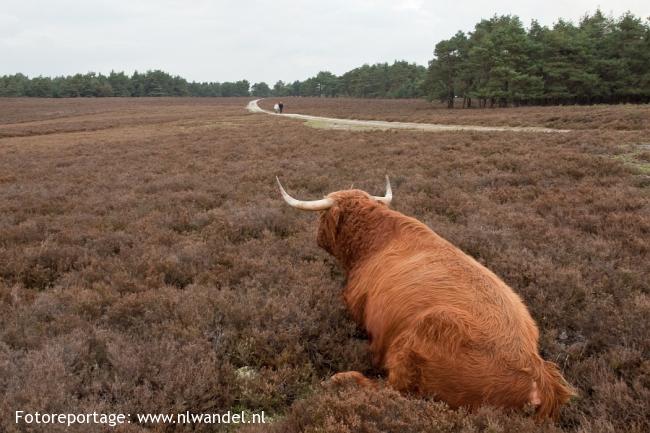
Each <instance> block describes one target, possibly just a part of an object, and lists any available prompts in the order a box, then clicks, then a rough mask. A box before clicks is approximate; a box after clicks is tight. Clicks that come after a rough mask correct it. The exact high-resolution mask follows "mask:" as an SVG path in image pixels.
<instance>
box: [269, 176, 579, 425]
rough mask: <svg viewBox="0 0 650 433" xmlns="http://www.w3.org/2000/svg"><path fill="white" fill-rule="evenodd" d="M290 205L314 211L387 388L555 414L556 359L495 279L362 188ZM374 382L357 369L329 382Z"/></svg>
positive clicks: (559, 395)
mask: <svg viewBox="0 0 650 433" xmlns="http://www.w3.org/2000/svg"><path fill="white" fill-rule="evenodd" d="M278 185H279V187H280V192H281V193H282V196H283V198H284V199H285V201H286V202H287V203H288V204H289V205H291V206H293V207H296V208H298V209H303V210H312V211H316V210H318V211H321V212H322V213H321V216H320V225H319V228H318V245H319V246H320V247H322V248H323V249H325V250H326V251H327V252H328V253H330V254H331V255H333V256H334V257H335V258H336V259H337V260H338V262H339V263H340V265H341V266H342V267H343V268H344V269H345V271H346V273H347V283H346V287H345V289H344V292H343V297H344V299H345V302H346V304H347V307H348V310H349V312H350V313H351V315H352V317H353V318H354V320H355V321H356V322H357V323H359V325H360V326H363V327H364V328H365V330H366V331H367V333H368V337H369V339H370V350H371V352H372V355H373V361H374V363H375V364H376V365H377V366H378V367H380V368H382V369H383V370H385V372H386V373H387V381H388V384H389V385H390V386H392V387H393V388H395V389H397V390H399V391H401V392H405V393H411V394H415V395H419V396H432V397H434V398H436V399H439V400H442V401H444V402H446V403H447V404H448V405H449V406H450V407H452V408H457V407H468V408H470V409H473V408H476V407H478V406H480V405H483V404H488V405H493V406H498V407H502V408H508V409H515V408H522V407H524V406H526V405H532V406H534V407H535V410H536V416H537V417H538V418H539V419H543V418H546V417H553V418H555V417H557V415H558V412H559V408H560V406H561V405H562V404H564V403H565V402H567V401H568V399H569V398H570V397H571V396H572V395H573V393H574V392H573V390H572V388H571V387H570V386H569V385H568V384H567V383H566V382H565V380H564V379H563V377H562V376H561V374H560V372H559V371H558V368H557V367H556V365H555V364H553V363H551V362H548V361H544V360H543V359H542V358H541V356H540V354H539V348H538V339H539V331H538V329H537V326H536V324H535V321H534V320H533V318H532V317H531V315H530V313H529V312H528V309H527V308H526V306H525V305H524V303H523V301H522V300H521V298H520V297H519V296H518V295H517V294H516V293H515V292H514V291H513V290H512V289H511V288H510V287H509V286H508V285H507V284H505V283H504V282H503V281H502V280H501V279H500V278H499V277H497V276H496V275H495V274H494V273H492V272H491V271H490V270H488V269H487V268H485V267H484V266H482V265H481V264H480V263H478V262H477V261H476V260H474V259H473V258H472V257H470V256H468V255H467V254H465V253H463V252H462V251H461V250H460V249H458V248H456V247H455V246H453V245H452V244H451V243H449V242H448V241H446V240H445V239H443V238H442V237H440V236H438V235H437V234H436V233H434V232H433V231H432V230H431V229H429V227H427V226H426V225H424V224H422V223H421V222H419V221H417V220H416V219H414V218H410V217H408V216H405V215H403V214H401V213H399V212H396V211H394V210H391V209H389V207H388V206H389V205H390V202H391V199H392V191H391V187H390V182H389V181H388V178H386V190H387V191H386V195H385V196H384V197H375V196H371V195H369V194H367V193H366V192H364V191H360V190H355V189H351V190H346V191H338V192H334V193H331V194H329V195H328V196H327V197H326V198H324V199H321V200H314V201H301V200H296V199H294V198H293V197H291V196H289V195H288V194H287V192H286V191H285V190H284V188H283V187H282V185H281V184H280V181H279V179H278ZM346 379H354V380H355V381H356V382H357V383H359V384H362V385H374V382H373V381H371V380H370V379H368V378H366V377H365V376H364V375H363V374H361V373H360V372H356V371H351V372H344V373H338V374H336V375H334V377H333V380H335V381H340V380H346Z"/></svg>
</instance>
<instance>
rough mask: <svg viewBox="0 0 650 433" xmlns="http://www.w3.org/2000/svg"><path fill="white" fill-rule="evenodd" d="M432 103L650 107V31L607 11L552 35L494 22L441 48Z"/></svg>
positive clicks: (431, 77)
mask: <svg viewBox="0 0 650 433" xmlns="http://www.w3.org/2000/svg"><path fill="white" fill-rule="evenodd" d="M434 55H435V58H434V59H433V60H432V61H431V62H430V63H429V69H428V74H427V80H426V82H425V84H424V90H425V92H426V95H427V97H428V98H429V99H431V100H434V99H440V100H442V101H446V102H447V105H448V106H449V107H450V108H451V107H454V105H455V103H456V102H458V103H459V104H462V106H463V107H471V106H480V107H485V106H488V107H492V106H500V107H503V106H508V105H557V104H593V103H625V102H632V103H639V102H645V103H647V102H650V25H649V21H648V20H645V21H643V20H641V19H640V18H637V17H635V16H634V15H632V14H631V13H627V14H625V15H623V16H622V17H620V18H612V17H606V16H605V15H603V13H602V12H601V11H599V10H598V11H596V12H595V13H594V14H593V15H585V17H583V18H582V20H580V22H579V23H578V24H577V25H574V24H572V23H571V22H567V21H564V20H559V21H558V22H557V23H556V24H555V25H553V27H552V28H548V27H545V26H541V25H540V24H539V23H537V22H535V21H533V23H532V24H531V26H530V27H529V28H528V29H527V30H526V29H525V28H524V27H523V25H522V23H521V21H520V20H519V18H517V17H516V16H508V15H506V16H495V17H493V18H491V19H489V20H483V21H481V22H480V23H478V24H477V25H476V26H475V28H474V31H473V32H470V33H468V34H465V33H463V32H458V33H456V35H454V36H453V37H452V38H450V39H448V40H444V41H440V42H439V43H438V44H437V45H436V47H435V51H434Z"/></svg>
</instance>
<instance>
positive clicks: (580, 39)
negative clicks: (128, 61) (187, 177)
mask: <svg viewBox="0 0 650 433" xmlns="http://www.w3.org/2000/svg"><path fill="white" fill-rule="evenodd" d="M251 95H252V96H258V97H268V96H277V97H282V96H322V97H337V96H349V97H357V98H419V97H426V98H427V99H429V100H441V101H443V102H446V104H447V106H448V107H450V108H453V107H454V106H456V105H460V106H462V107H477V106H478V107H494V106H499V107H505V106H509V105H517V106H518V105H557V104H593V103H622V102H623V103H624V102H631V103H647V102H650V19H646V20H642V19H640V18H638V17H636V16H634V15H633V14H632V13H629V12H628V13H626V14H624V15H623V16H621V17H619V18H613V17H607V16H605V15H604V14H603V13H602V12H601V11H600V10H597V11H596V12H595V13H594V14H592V15H589V14H587V15H585V16H584V17H583V18H582V19H581V20H580V21H579V22H578V23H577V24H573V23H572V22H570V21H565V20H562V19H560V20H559V21H558V22H557V23H555V24H554V25H553V26H552V27H547V26H542V25H540V24H539V23H538V22H537V21H534V20H533V22H532V24H531V25H530V27H529V28H527V29H526V28H524V26H523V24H522V23H521V21H520V20H519V18H518V17H516V16H511V15H503V16H494V17H492V18H490V19H487V20H482V21H480V22H479V23H478V24H476V25H475V27H474V30H473V31H471V32H468V33H464V32H462V31H459V32H458V33H456V34H455V35H454V36H453V37H451V38H450V39H447V40H443V41H440V42H438V43H437V44H436V46H435V49H434V58H433V60H431V61H430V62H429V66H428V68H425V67H424V66H420V65H416V64H414V63H408V62H406V61H395V62H394V63H393V64H388V63H377V64H374V65H368V64H365V65H363V66H360V67H358V68H355V69H352V70H351V71H348V72H346V73H344V74H342V75H339V76H337V75H335V74H333V73H331V72H328V71H322V72H319V73H318V74H316V75H315V76H313V77H310V78H307V79H306V80H303V81H299V80H297V81H293V82H286V83H285V82H284V81H277V82H276V83H275V84H274V85H273V86H270V85H269V84H267V83H265V82H258V83H254V84H252V85H251V84H250V83H249V82H248V81H247V80H240V81H236V82H222V83H219V82H188V81H187V80H185V79H184V78H182V77H179V76H172V75H170V74H168V73H166V72H163V71H160V70H154V71H147V72H145V73H139V72H134V73H133V74H132V75H130V76H129V75H127V74H125V73H124V72H111V73H110V74H108V75H103V74H96V73H93V72H89V73H87V74H76V75H71V76H66V77H55V78H49V77H40V76H39V77H33V78H29V77H27V76H25V75H23V74H15V75H5V76H1V77H0V96H35V97H61V98H62V97H83V96H92V97H102V96H136V97H137V96H226V97H227V96H251Z"/></svg>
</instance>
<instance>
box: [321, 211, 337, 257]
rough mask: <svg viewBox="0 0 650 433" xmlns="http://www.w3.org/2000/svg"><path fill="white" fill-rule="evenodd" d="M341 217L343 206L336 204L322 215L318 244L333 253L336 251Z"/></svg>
mask: <svg viewBox="0 0 650 433" xmlns="http://www.w3.org/2000/svg"><path fill="white" fill-rule="evenodd" d="M341 219H342V213H341V208H339V207H338V205H336V204H334V206H332V207H331V208H329V209H327V210H326V211H324V212H323V214H322V215H321V223H320V226H319V230H318V245H319V246H320V247H321V248H324V249H325V250H326V251H328V252H329V253H331V254H333V252H334V246H335V245H336V237H337V235H338V231H339V227H340V225H341V224H340V223H341Z"/></svg>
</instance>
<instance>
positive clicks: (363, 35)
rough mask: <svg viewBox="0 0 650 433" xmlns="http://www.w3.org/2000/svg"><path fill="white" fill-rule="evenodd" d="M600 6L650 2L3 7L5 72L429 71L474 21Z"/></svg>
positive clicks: (231, 76)
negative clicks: (397, 65) (399, 65)
mask: <svg viewBox="0 0 650 433" xmlns="http://www.w3.org/2000/svg"><path fill="white" fill-rule="evenodd" d="M598 6H600V8H601V9H602V10H603V11H604V12H605V13H612V14H613V15H615V16H618V15H621V14H622V13H624V12H625V11H627V10H630V11H631V12H632V13H634V14H635V15H637V16H640V17H643V18H645V17H648V16H650V1H648V0H616V1H613V0H606V1H601V2H600V3H599V2H593V1H584V0H546V1H534V2H532V1H530V2H523V1H521V0H493V1H490V2H487V1H474V0H472V1H420V0H404V1H400V0H321V1H301V0H292V1H287V0H274V1H257V0H240V1H221V0H214V1H207V0H184V1H181V0H50V1H47V0H42V1H32V0H0V75H3V74H13V73H16V72H22V73H25V74H27V75H29V76H35V75H46V76H54V75H67V74H73V73H76V72H88V71H96V72H103V73H108V72H110V71H111V70H112V69H114V70H117V71H120V70H124V71H126V72H128V73H132V72H133V71H134V70H139V71H145V70H148V69H163V70H165V71H167V72H170V73H172V74H178V75H181V76H183V77H185V78H187V79H188V80H196V81H234V80H239V79H243V78H245V79H248V80H249V81H251V82H257V81H267V82H268V83H270V84H272V83H274V82H275V81H277V80H279V79H282V80H285V81H292V80H296V79H300V80H302V79H305V78H307V77H309V76H312V75H314V74H316V73H317V72H318V71H321V70H329V71H331V72H334V73H336V74H341V73H343V72H345V71H347V70H349V69H352V68H354V67H357V66H360V65H362V64H363V63H376V62H385V61H387V62H392V61H393V60H396V59H404V60H408V61H410V62H416V63H419V64H422V65H426V63H427V61H428V60H429V59H430V58H431V57H432V52H433V47H434V45H435V43H436V42H437V41H439V40H441V39H446V38H448V37H450V36H452V35H453V34H454V33H455V32H456V31H457V30H463V31H470V30H471V29H472V28H473V26H474V24H475V23H476V22H478V21H479V20H480V19H481V18H489V17H491V16H492V15H494V14H514V15H518V16H519V17H520V18H521V19H522V21H523V22H524V24H525V25H526V26H527V25H528V24H529V23H530V20H531V19H532V18H536V19H537V20H538V21H540V22H541V23H542V24H546V25H552V24H553V22H555V21H556V20H557V18H559V17H562V18H565V19H570V20H573V21H577V20H579V18H580V17H581V16H582V15H584V13H585V12H587V11H589V12H593V11H594V10H595V9H596V8H597V7H598Z"/></svg>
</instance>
